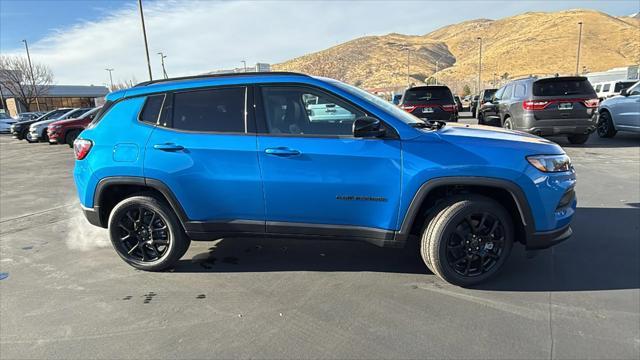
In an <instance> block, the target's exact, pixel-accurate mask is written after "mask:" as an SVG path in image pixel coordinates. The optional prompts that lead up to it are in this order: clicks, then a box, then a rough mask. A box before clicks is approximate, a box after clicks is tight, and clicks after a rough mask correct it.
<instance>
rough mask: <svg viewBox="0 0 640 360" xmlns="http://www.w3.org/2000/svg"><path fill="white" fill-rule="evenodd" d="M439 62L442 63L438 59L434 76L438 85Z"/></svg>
mask: <svg viewBox="0 0 640 360" xmlns="http://www.w3.org/2000/svg"><path fill="white" fill-rule="evenodd" d="M438 64H440V60H436V72H435V74H434V75H435V76H434V78H435V79H436V85H438Z"/></svg>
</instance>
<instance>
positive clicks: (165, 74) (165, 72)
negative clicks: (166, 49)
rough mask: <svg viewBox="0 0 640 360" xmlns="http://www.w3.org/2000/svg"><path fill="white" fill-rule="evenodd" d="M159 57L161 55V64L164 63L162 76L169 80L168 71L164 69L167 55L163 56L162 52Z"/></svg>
mask: <svg viewBox="0 0 640 360" xmlns="http://www.w3.org/2000/svg"><path fill="white" fill-rule="evenodd" d="M158 55H160V62H161V63H162V75H163V76H164V78H165V79H168V78H169V77H168V76H167V69H165V67H164V59H165V58H166V57H167V55H165V54H163V53H162V51H160V52H159V53H158Z"/></svg>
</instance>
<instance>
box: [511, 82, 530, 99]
mask: <svg viewBox="0 0 640 360" xmlns="http://www.w3.org/2000/svg"><path fill="white" fill-rule="evenodd" d="M526 95H527V86H526V85H525V84H517V85H516V88H515V91H514V92H513V97H514V98H515V99H524V98H525V96H526Z"/></svg>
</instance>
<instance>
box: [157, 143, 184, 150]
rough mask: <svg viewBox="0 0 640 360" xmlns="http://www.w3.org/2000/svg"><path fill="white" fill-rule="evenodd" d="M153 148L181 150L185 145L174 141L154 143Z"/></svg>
mask: <svg viewBox="0 0 640 360" xmlns="http://www.w3.org/2000/svg"><path fill="white" fill-rule="evenodd" d="M153 148H154V149H156V150H162V151H180V150H184V146H182V145H177V144H173V143H166V144H155V145H153Z"/></svg>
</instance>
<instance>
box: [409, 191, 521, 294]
mask: <svg viewBox="0 0 640 360" xmlns="http://www.w3.org/2000/svg"><path fill="white" fill-rule="evenodd" d="M485 214H486V215H485ZM483 217H484V220H482V219H483ZM487 220H488V221H489V222H487ZM496 221H497V224H496ZM494 224H496V225H495V228H493V227H494ZM489 227H491V228H493V231H492V232H490V231H491V230H492V229H490V228H489ZM492 235H493V236H492ZM473 236H475V237H473ZM496 237H498V238H499V240H498V241H496V240H492V239H495V238H496ZM513 238H514V230H513V222H512V220H511V216H510V215H509V213H508V212H507V210H505V208H504V207H503V206H502V205H500V204H499V203H497V202H496V201H494V200H492V199H490V198H487V197H484V196H479V195H464V196H455V197H453V198H451V199H448V200H446V201H445V202H444V203H442V204H441V205H440V206H439V207H437V208H436V210H435V211H434V212H433V216H432V217H431V218H430V219H429V220H428V221H427V224H426V226H425V228H424V231H423V233H422V238H421V240H420V255H421V256H422V259H423V261H424V263H425V264H426V265H427V267H428V268H429V269H430V270H431V271H432V272H433V273H434V274H435V275H437V276H438V277H440V278H441V279H443V280H444V281H446V282H448V283H451V284H453V285H457V286H462V287H467V286H472V285H476V284H479V283H482V282H484V281H486V280H488V279H490V278H491V277H493V276H495V275H496V274H497V273H498V272H499V271H500V269H501V268H502V266H503V265H504V263H505V262H506V260H507V258H508V257H509V254H510V252H511V247H512V246H513ZM456 241H457V243H456ZM452 243H453V244H454V245H452ZM489 244H491V245H489ZM467 246H469V248H466V247H467ZM474 246H475V248H473V247H474ZM474 264H475V265H474ZM473 266H475V267H473ZM485 266H488V267H487V268H485ZM472 270H473V273H472V272H471V271H472ZM478 271H479V272H478ZM465 273H466V275H465Z"/></svg>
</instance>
